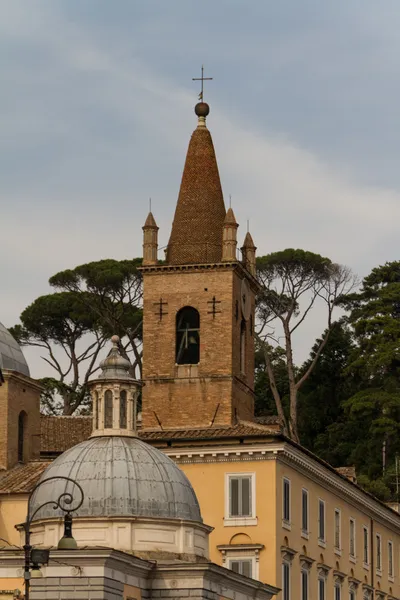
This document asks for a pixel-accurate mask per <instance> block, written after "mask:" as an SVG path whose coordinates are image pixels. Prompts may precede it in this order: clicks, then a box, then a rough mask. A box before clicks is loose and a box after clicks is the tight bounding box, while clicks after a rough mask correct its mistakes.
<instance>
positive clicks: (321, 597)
mask: <svg viewBox="0 0 400 600" xmlns="http://www.w3.org/2000/svg"><path fill="white" fill-rule="evenodd" d="M317 581H318V600H326V577H324V576H323V575H320V576H319V577H318V580H317ZM321 583H322V584H323V585H322V587H323V594H322V595H321V585H320V584H321Z"/></svg>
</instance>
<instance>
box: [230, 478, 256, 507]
mask: <svg viewBox="0 0 400 600" xmlns="http://www.w3.org/2000/svg"><path fill="white" fill-rule="evenodd" d="M251 488H252V476H251V475H238V476H236V475H231V476H230V477H229V516H230V517H231V518H232V517H252V516H253V511H252V489H251Z"/></svg>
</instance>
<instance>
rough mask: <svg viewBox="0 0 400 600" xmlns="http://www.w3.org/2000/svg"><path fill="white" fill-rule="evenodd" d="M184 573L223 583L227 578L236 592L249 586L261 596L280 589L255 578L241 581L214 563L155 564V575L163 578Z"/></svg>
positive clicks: (237, 576)
mask: <svg viewBox="0 0 400 600" xmlns="http://www.w3.org/2000/svg"><path fill="white" fill-rule="evenodd" d="M176 572H179V573H184V574H185V577H187V576H188V575H190V576H191V577H193V578H194V577H198V576H199V575H200V576H202V577H204V579H206V580H207V579H208V580H209V581H212V582H214V583H216V584H219V585H221V584H222V585H223V580H224V579H225V580H229V584H230V585H231V586H232V588H233V589H234V590H235V591H237V592H242V593H243V592H247V593H248V589H249V587H250V588H252V589H253V590H254V593H255V594H256V593H257V592H258V593H259V594H260V596H258V595H257V596H256V595H255V597H256V598H257V597H263V596H262V595H261V594H262V593H263V592H264V593H268V594H273V595H275V594H277V593H278V592H279V591H280V589H279V588H276V587H274V586H272V585H269V584H267V583H262V582H261V581H256V580H255V579H248V578H247V579H246V581H245V582H244V581H243V576H241V575H238V574H237V573H235V572H234V571H231V570H230V569H226V568H225V567H220V566H219V565H216V564H215V563H210V562H207V563H169V564H168V563H158V564H157V572H156V576H157V575H158V574H159V573H160V574H162V576H163V578H165V577H166V576H168V575H169V576H170V577H171V576H173V575H174V573H176Z"/></svg>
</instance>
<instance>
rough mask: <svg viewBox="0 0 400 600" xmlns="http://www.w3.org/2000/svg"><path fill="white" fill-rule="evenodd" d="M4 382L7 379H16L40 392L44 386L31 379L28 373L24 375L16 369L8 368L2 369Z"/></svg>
mask: <svg viewBox="0 0 400 600" xmlns="http://www.w3.org/2000/svg"><path fill="white" fill-rule="evenodd" d="M2 372H3V378H4V382H7V381H8V380H10V379H11V380H12V379H16V380H17V381H19V382H20V383H23V384H24V385H26V386H27V387H30V388H33V389H34V390H37V391H38V392H42V391H43V390H44V387H43V386H42V385H41V384H40V383H39V382H38V381H36V379H32V377H28V375H24V374H23V373H19V372H18V371H10V370H9V369H2Z"/></svg>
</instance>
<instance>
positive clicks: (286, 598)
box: [282, 562, 290, 600]
mask: <svg viewBox="0 0 400 600" xmlns="http://www.w3.org/2000/svg"><path fill="white" fill-rule="evenodd" d="M282 600H290V564H289V563H287V562H284V563H282Z"/></svg>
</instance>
